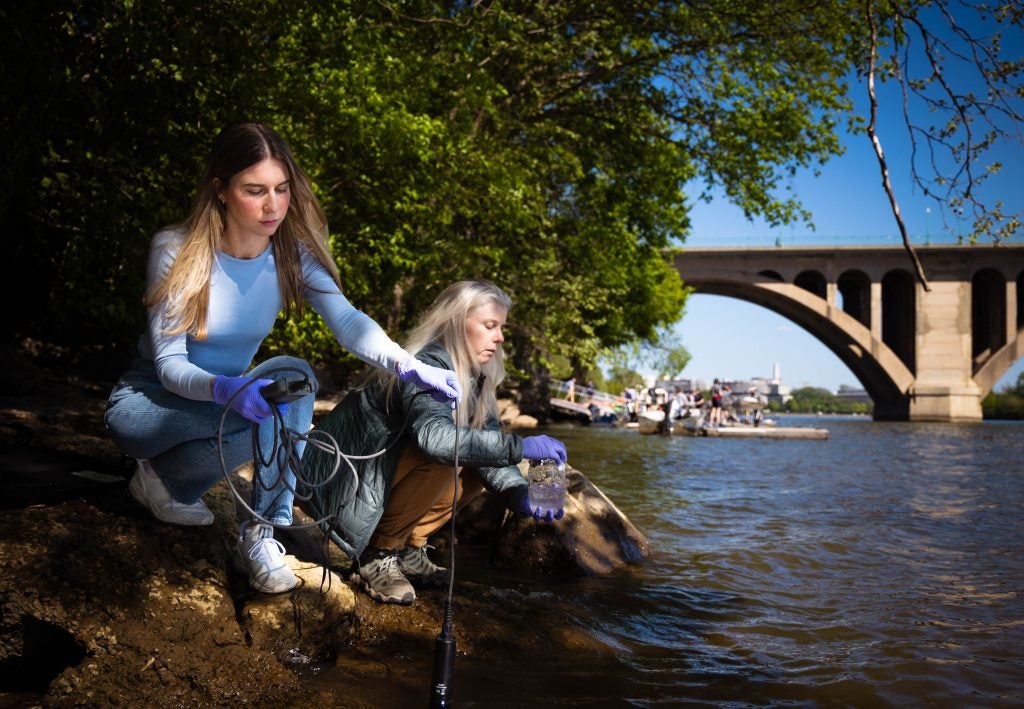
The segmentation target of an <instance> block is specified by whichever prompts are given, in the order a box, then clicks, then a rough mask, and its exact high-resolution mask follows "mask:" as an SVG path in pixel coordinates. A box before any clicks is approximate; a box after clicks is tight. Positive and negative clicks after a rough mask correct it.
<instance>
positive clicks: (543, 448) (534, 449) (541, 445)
mask: <svg viewBox="0 0 1024 709" xmlns="http://www.w3.org/2000/svg"><path fill="white" fill-rule="evenodd" d="M568 457H569V455H568V453H566V451H565V444H564V443H562V442H561V441H559V440H558V439H557V438H552V437H551V436H527V437H526V438H524V439H523V458H524V459H525V460H544V459H545V458H550V459H551V460H554V461H557V462H558V464H559V465H565V461H566V459H567V458H568Z"/></svg>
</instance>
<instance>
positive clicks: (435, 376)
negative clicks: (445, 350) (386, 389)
mask: <svg viewBox="0 0 1024 709" xmlns="http://www.w3.org/2000/svg"><path fill="white" fill-rule="evenodd" d="M395 371H396V372H397V373H398V378H399V379H401V380H402V381H403V382H410V383H412V384H415V385H416V386H418V387H419V388H420V389H426V390H428V391H430V395H431V396H432V397H434V401H440V402H441V403H444V402H446V401H450V402H452V408H455V402H457V401H458V400H459V399H461V398H462V387H460V386H459V378H458V377H457V376H455V372H453V371H451V370H450V369H441V368H440V367H432V366H430V365H429V364H425V363H423V362H420V361H419V360H418V359H416V358H415V357H407V358H406V359H403V360H402V361H401V362H399V363H398V367H396V368H395Z"/></svg>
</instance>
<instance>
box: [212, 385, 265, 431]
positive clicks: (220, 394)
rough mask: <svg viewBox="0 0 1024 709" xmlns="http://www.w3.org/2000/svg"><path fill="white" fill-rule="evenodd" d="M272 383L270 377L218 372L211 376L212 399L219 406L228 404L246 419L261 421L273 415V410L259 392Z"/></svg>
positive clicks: (255, 421)
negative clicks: (242, 375)
mask: <svg viewBox="0 0 1024 709" xmlns="http://www.w3.org/2000/svg"><path fill="white" fill-rule="evenodd" d="M273 383H274V382H273V381H271V380H270V379H253V378H252V377H225V376H224V375H223V374H218V375H217V376H215V377H214V378H213V400H214V401H215V402H217V403H218V404H220V405H221V406H224V405H225V404H226V405H228V406H230V407H231V409H232V410H233V411H235V412H236V413H237V414H239V415H240V416H242V417H243V418H245V419H246V420H247V421H252V422H253V423H263V422H264V421H266V420H268V419H269V418H270V417H271V416H273V415H274V412H273V411H272V410H271V408H270V404H268V403H267V400H266V399H264V398H263V395H262V394H260V389H262V388H263V387H265V386H266V385H267V384H273ZM243 389H244V391H243Z"/></svg>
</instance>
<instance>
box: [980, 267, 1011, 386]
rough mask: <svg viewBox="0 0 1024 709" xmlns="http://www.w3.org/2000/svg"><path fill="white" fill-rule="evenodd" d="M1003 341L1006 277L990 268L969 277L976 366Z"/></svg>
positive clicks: (1004, 337) (1001, 344) (1004, 339)
mask: <svg viewBox="0 0 1024 709" xmlns="http://www.w3.org/2000/svg"><path fill="white" fill-rule="evenodd" d="M1005 344H1006V279H1005V278H1004V277H1003V275H1002V274H1001V273H999V272H998V271H996V270H995V269H992V268H983V269H981V270H979V271H977V272H976V273H975V274H974V276H973V277H972V278H971V357H972V359H973V362H974V365H975V369H977V364H978V363H979V362H983V361H984V360H985V359H987V358H988V357H990V356H991V354H992V353H993V352H995V351H997V350H998V349H999V348H1000V347H1002V346H1003V345H1005Z"/></svg>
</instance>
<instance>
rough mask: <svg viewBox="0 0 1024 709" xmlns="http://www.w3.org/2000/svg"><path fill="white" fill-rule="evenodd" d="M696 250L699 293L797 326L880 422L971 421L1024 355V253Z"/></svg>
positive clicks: (690, 256)
mask: <svg viewBox="0 0 1024 709" xmlns="http://www.w3.org/2000/svg"><path fill="white" fill-rule="evenodd" d="M915 248H916V251H917V253H918V256H919V258H920V259H921V263H922V265H923V267H924V271H925V275H926V276H927V279H928V284H929V287H930V290H929V291H925V290H924V288H923V286H922V285H921V284H920V283H918V282H917V279H916V278H915V277H914V269H913V264H912V263H911V261H910V256H909V255H908V254H907V252H906V250H905V249H904V248H903V247H902V246H844V247H776V248H760V249H758V248H684V249H681V250H680V251H679V252H678V253H677V254H676V256H675V265H676V268H677V269H678V270H679V274H680V275H681V276H682V278H683V281H684V283H685V284H686V285H688V286H690V287H692V288H693V289H694V291H696V292H698V293H708V294H713V295H724V296H731V297H734V298H739V299H741V300H746V301H749V302H751V303H756V304H757V305H761V306H763V307H765V308H768V309H769V310H772V311H774V312H776V313H779V314H780V315H783V316H784V317H786V318H789V319H790V320H792V321H793V322H795V323H797V324H798V325H800V326H801V327H803V328H804V329H805V330H807V331H808V332H809V333H811V334H812V335H814V336H815V337H817V338H818V339H819V340H821V341H822V342H823V343H825V345H826V346H827V347H828V348H829V349H830V350H832V351H833V352H835V353H836V355H837V356H838V357H839V359H840V360H842V361H843V363H844V364H846V366H848V367H849V368H850V370H851V371H852V372H853V374H854V375H855V376H856V377H857V378H858V379H859V380H860V382H861V384H862V386H863V387H864V388H865V390H866V391H867V392H868V394H869V395H870V396H871V399H872V401H873V402H874V417H875V419H877V420H902V421H907V420H910V421H971V420H980V419H981V400H982V399H983V398H984V397H985V395H986V394H988V393H989V392H990V391H991V390H992V387H993V386H994V385H995V383H996V382H997V381H999V379H1000V377H1002V375H1003V374H1005V373H1006V371H1007V370H1008V369H1009V368H1010V367H1011V366H1012V365H1013V364H1014V362H1016V361H1017V359H1018V358H1019V357H1021V356H1022V355H1024V245H1012V246H1009V245H1001V246H917V247H915Z"/></svg>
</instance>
